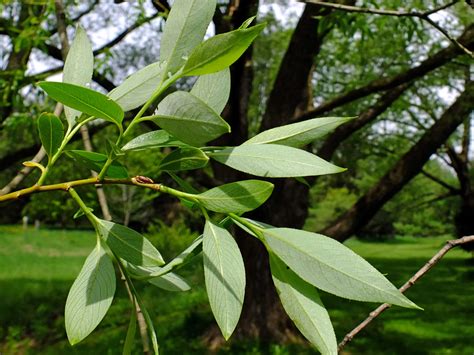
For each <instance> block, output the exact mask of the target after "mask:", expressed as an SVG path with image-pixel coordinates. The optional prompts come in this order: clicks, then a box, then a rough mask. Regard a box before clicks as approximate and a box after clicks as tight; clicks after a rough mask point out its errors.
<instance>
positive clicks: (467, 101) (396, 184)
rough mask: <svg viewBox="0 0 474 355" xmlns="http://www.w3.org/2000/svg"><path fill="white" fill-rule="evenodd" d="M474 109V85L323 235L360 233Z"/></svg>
mask: <svg viewBox="0 0 474 355" xmlns="http://www.w3.org/2000/svg"><path fill="white" fill-rule="evenodd" d="M473 108H474V83H473V82H470V83H468V84H467V85H466V88H465V90H464V92H463V93H462V94H461V95H460V96H459V97H458V99H457V100H456V101H455V102H454V104H452V105H451V107H449V108H448V109H447V110H446V111H445V112H444V113H443V115H442V116H441V118H440V119H439V120H438V121H437V122H436V123H435V124H434V125H433V126H432V127H431V128H430V129H429V130H428V131H427V132H426V133H425V134H424V135H423V136H422V137H421V139H420V140H419V141H418V142H417V143H416V144H415V145H414V146H413V147H412V148H411V149H410V150H409V151H408V152H407V153H406V154H404V155H403V156H402V157H401V158H400V159H399V160H398V162H397V163H396V164H395V165H394V167H393V168H392V169H391V170H390V171H389V172H388V173H386V174H385V175H384V176H383V177H382V178H381V179H380V180H379V182H378V183H377V184H376V185H375V186H373V187H372V188H371V189H370V190H369V191H368V192H367V193H366V194H365V195H364V196H362V197H361V198H360V199H359V200H358V201H357V202H356V203H355V204H354V205H353V206H352V208H350V209H349V211H347V212H346V213H345V214H344V215H342V216H341V217H340V218H339V219H338V220H337V221H336V222H335V223H333V224H332V225H331V226H329V227H327V228H326V229H324V230H323V231H322V233H323V234H325V235H328V236H330V237H333V238H335V239H337V240H339V241H344V240H346V239H347V238H349V237H350V236H351V235H353V234H354V233H356V232H357V231H359V230H360V228H362V227H363V226H364V225H365V224H367V223H368V222H369V221H370V219H371V218H372V217H373V216H374V215H375V214H376V213H377V211H378V210H379V209H380V208H382V206H383V205H384V204H385V202H387V201H388V200H390V198H392V197H393V196H394V195H395V194H396V193H397V192H398V191H400V190H401V189H402V188H403V186H405V184H407V183H408V182H409V181H410V180H411V179H412V178H413V177H414V176H416V174H418V173H419V172H420V171H421V169H422V168H423V165H424V164H425V163H426V162H427V161H428V159H429V158H430V156H431V155H432V154H433V153H435V152H436V150H437V149H438V148H439V147H440V146H441V145H442V144H443V143H444V142H446V140H447V139H448V138H449V136H450V135H451V134H452V133H453V132H454V131H455V130H456V128H457V127H458V126H459V125H460V124H461V123H462V122H463V121H464V120H465V119H466V117H468V116H469V115H470V114H471V112H472V110H473Z"/></svg>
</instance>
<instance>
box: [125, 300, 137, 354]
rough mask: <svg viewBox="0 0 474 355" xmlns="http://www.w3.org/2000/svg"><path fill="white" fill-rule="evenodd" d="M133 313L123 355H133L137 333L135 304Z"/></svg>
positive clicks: (131, 313)
mask: <svg viewBox="0 0 474 355" xmlns="http://www.w3.org/2000/svg"><path fill="white" fill-rule="evenodd" d="M133 306H134V307H133V308H132V311H131V312H130V322H129V323H128V329H127V336H126V337H125V342H124V343H123V350H122V355H131V354H132V348H133V342H134V340H135V334H136V332H137V312H136V308H135V304H134V305H133Z"/></svg>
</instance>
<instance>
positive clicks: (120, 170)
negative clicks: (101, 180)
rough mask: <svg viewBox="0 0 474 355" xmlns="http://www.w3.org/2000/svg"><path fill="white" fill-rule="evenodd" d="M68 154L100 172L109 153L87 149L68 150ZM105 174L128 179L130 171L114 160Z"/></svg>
mask: <svg viewBox="0 0 474 355" xmlns="http://www.w3.org/2000/svg"><path fill="white" fill-rule="evenodd" d="M67 154H68V155H69V156H70V157H72V158H73V159H74V160H75V161H77V162H78V163H79V164H81V165H83V166H85V167H86V168H88V169H90V170H94V171H96V172H100V171H101V170H102V167H103V166H104V164H105V162H106V161H107V155H105V154H101V153H96V152H87V151H85V150H68V151H67ZM105 175H106V176H108V177H111V178H116V179H126V178H127V177H128V172H127V169H126V168H125V167H124V166H123V165H122V164H120V163H119V162H118V161H113V162H112V164H111V165H110V166H109V168H108V169H107V172H106V174H105Z"/></svg>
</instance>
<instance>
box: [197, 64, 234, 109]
mask: <svg viewBox="0 0 474 355" xmlns="http://www.w3.org/2000/svg"><path fill="white" fill-rule="evenodd" d="M191 94H193V95H194V96H196V97H198V98H199V99H201V100H202V101H204V102H205V103H206V104H207V105H208V106H209V107H211V108H212V109H213V110H214V111H216V112H217V113H219V114H220V113H221V112H222V110H223V109H224V107H225V105H226V103H227V101H228V100H229V95H230V70H229V68H225V69H224V70H221V71H219V72H217V73H213V74H207V75H202V76H200V77H199V78H198V79H197V80H196V83H195V84H194V86H193V88H192V89H191Z"/></svg>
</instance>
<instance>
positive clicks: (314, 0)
mask: <svg viewBox="0 0 474 355" xmlns="http://www.w3.org/2000/svg"><path fill="white" fill-rule="evenodd" d="M300 1H301V2H306V3H311V4H315V5H318V6H321V7H327V8H330V9H335V10H341V11H345V12H356V13H364V14H373V15H383V16H395V17H413V18H419V19H420V20H423V21H426V22H427V23H428V24H430V25H431V26H432V27H433V28H435V29H436V30H437V31H439V32H440V33H442V34H443V36H445V37H446V38H447V39H448V40H449V41H450V42H451V43H453V44H455V45H456V46H458V47H459V48H460V49H461V50H462V51H464V52H465V53H466V54H468V55H469V56H471V57H473V58H474V53H473V52H471V51H470V50H469V49H467V48H466V47H465V46H463V45H462V44H461V43H459V42H458V41H457V40H456V39H455V38H454V37H451V35H450V34H449V33H448V32H447V31H446V30H445V29H444V28H443V27H441V26H440V25H439V24H438V23H436V22H435V21H433V20H432V19H430V17H429V16H430V15H432V14H434V13H436V12H438V11H441V10H445V9H447V8H448V7H451V6H453V5H454V4H456V3H458V2H459V0H454V1H451V2H450V3H447V4H445V5H441V6H439V7H437V8H435V9H432V10H428V11H424V12H419V11H396V10H383V9H372V8H365V7H358V6H350V5H344V4H337V3H329V2H325V1H318V0H300Z"/></svg>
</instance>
